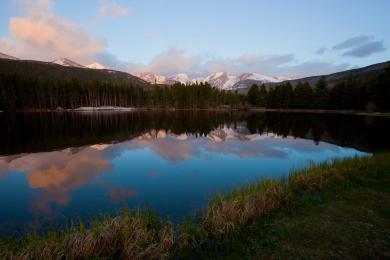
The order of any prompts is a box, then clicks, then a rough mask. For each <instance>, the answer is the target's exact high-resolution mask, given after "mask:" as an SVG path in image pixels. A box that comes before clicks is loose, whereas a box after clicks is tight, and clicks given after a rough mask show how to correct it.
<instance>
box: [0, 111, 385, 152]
mask: <svg viewBox="0 0 390 260" xmlns="http://www.w3.org/2000/svg"><path fill="white" fill-rule="evenodd" d="M4 126H6V127H4ZM224 126H229V127H225V128H223V127H224ZM153 129H158V130H156V131H154V130H153ZM221 129H222V130H221ZM233 129H234V131H233ZM389 129H390V120H389V119H386V118H373V117H370V120H366V119H365V118H364V117H361V116H350V115H333V114H323V115H319V114H287V113H253V114H244V113H232V114H231V113H216V112H188V111H187V112H150V113H149V112H132V113H112V114H111V113H91V114H88V113H87V114H77V113H53V114H51V113H43V114H38V113H37V114H35V113H28V114H16V115H11V114H3V115H0V154H20V153H28V152H42V151H51V150H64V149H66V150H65V151H66V152H67V153H74V152H77V149H78V148H71V149H67V148H68V147H82V146H86V145H94V146H93V147H92V148H93V149H95V150H104V149H107V148H108V147H109V145H110V144H113V143H117V142H121V141H126V140H130V139H133V138H138V139H140V141H141V140H144V141H146V140H152V139H156V138H160V139H161V138H165V137H166V136H167V135H169V136H170V137H171V138H176V139H178V140H187V139H189V138H190V137H192V136H193V137H197V136H207V137H208V138H209V139H210V140H213V141H215V142H221V141H225V140H227V139H229V138H231V137H232V136H234V137H237V138H239V139H240V140H242V141H245V140H252V139H254V138H262V135H254V134H256V133H259V134H263V133H268V135H277V136H293V137H301V138H307V139H312V140H314V141H315V142H319V141H325V142H330V143H334V144H337V145H341V146H349V147H354V148H357V149H359V150H363V151H381V150H387V149H389V148H390V140H389V138H388V136H387V135H388V132H389ZM96 144H97V145H96ZM101 144H106V145H101Z"/></svg>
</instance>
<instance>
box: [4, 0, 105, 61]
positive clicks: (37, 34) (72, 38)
mask: <svg viewBox="0 0 390 260" xmlns="http://www.w3.org/2000/svg"><path fill="white" fill-rule="evenodd" d="M18 1H19V2H18V3H20V4H22V3H25V4H26V5H24V6H23V15H22V16H20V17H11V18H10V21H9V32H10V36H9V37H6V38H0V44H1V48H2V50H1V51H2V52H5V53H10V54H12V55H14V56H17V57H19V58H25V59H38V60H52V59H56V58H58V57H67V58H70V59H74V60H76V61H77V62H80V63H83V64H87V63H89V62H93V61H94V60H95V58H96V56H97V55H98V54H99V53H101V52H102V51H103V50H104V49H105V47H106V43H105V41H103V40H101V39H99V38H96V37H93V36H91V35H89V34H88V33H86V32H85V31H83V30H82V29H81V28H80V27H78V26H77V25H76V24H74V23H72V22H71V21H68V20H66V19H64V18H62V17H59V16H57V15H55V14H54V13H53V11H52V9H51V1H50V0H18Z"/></svg>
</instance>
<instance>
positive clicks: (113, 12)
mask: <svg viewBox="0 0 390 260" xmlns="http://www.w3.org/2000/svg"><path fill="white" fill-rule="evenodd" d="M99 13H100V15H102V16H108V17H119V16H127V15H129V14H130V10H129V9H128V8H126V7H123V6H120V5H119V4H118V3H117V1H115V0H101V1H100V7H99Z"/></svg>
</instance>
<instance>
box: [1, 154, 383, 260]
mask: <svg viewBox="0 0 390 260" xmlns="http://www.w3.org/2000/svg"><path fill="white" fill-rule="evenodd" d="M389 248H390V153H386V154H376V155H374V156H372V157H364V158H353V159H347V160H342V161H334V162H333V163H330V164H328V163H323V164H320V165H317V166H312V167H309V168H307V169H302V170H298V171H294V172H293V173H291V174H290V175H289V176H288V177H286V178H284V179H280V180H271V179H270V180H264V181H262V182H260V183H254V184H251V185H248V186H244V187H242V188H238V189H236V190H234V191H232V192H231V193H229V194H226V195H224V196H217V197H216V198H215V199H214V200H213V201H211V202H210V205H209V206H208V208H207V209H206V210H205V211H204V212H203V213H202V215H201V216H200V217H198V218H196V219H191V220H187V221H184V222H183V223H182V224H180V225H177V226H176V225H173V224H172V223H170V222H169V221H167V220H162V219H159V218H158V217H156V216H155V215H154V214H152V213H150V212H148V211H144V212H141V211H129V210H125V211H124V213H123V214H121V215H120V216H117V217H106V218H103V219H101V220H99V221H95V222H93V223H92V224H91V227H89V228H86V227H85V226H84V225H83V224H80V225H77V226H72V227H69V228H68V229H63V230H55V231H51V232H48V233H47V234H46V235H44V236H39V235H27V236H26V237H25V238H23V239H21V240H15V239H12V238H10V239H2V240H0V258H1V259H7V258H9V259H19V258H25V259H31V258H33V259H75V258H77V259H78V258H124V259H145V258H146V259H164V258H206V259H207V258H210V259H211V258H214V259H215V258H231V259H236V258H241V259H242V258H315V259H318V258H326V259H327V258H390V251H389Z"/></svg>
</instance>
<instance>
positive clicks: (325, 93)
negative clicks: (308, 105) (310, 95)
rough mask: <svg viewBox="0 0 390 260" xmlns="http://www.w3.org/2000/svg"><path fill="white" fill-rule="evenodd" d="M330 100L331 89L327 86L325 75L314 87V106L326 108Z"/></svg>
mask: <svg viewBox="0 0 390 260" xmlns="http://www.w3.org/2000/svg"><path fill="white" fill-rule="evenodd" d="M328 102H329V90H328V87H327V86H326V80H325V77H321V78H320V79H319V80H318V82H317V84H316V86H315V89H314V104H313V105H314V107H316V108H326V107H327V106H328Z"/></svg>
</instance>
